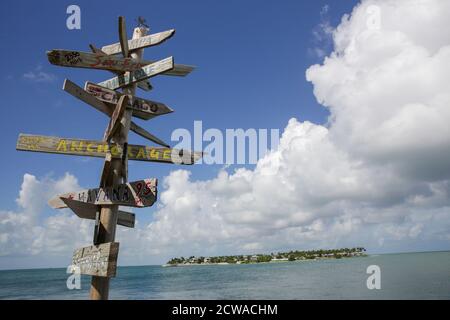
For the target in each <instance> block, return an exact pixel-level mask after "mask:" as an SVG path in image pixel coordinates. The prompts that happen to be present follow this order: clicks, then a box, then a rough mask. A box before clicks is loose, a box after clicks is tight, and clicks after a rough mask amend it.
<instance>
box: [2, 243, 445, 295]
mask: <svg viewBox="0 0 450 320" xmlns="http://www.w3.org/2000/svg"><path fill="white" fill-rule="evenodd" d="M369 265H378V266H379V267H380V270H381V289H379V290H377V289H373V290H369V289H367V286H366V281H367V278H368V277H369V274H367V273H366V269H367V267H368V266H369ZM68 276H69V275H68V274H66V273H65V269H33V270H7V271H0V299H86V298H87V297H88V295H89V285H90V277H89V276H82V282H81V289H80V290H68V289H67V287H66V280H67V277H68ZM110 298H111V299H450V252H427V253H402V254H383V255H370V256H368V257H361V258H349V259H339V260H316V261H301V262H282V263H265V264H252V265H215V266H186V267H166V268H164V267H161V266H138V267H120V268H119V269H118V274H117V277H116V278H114V279H112V281H111V290H110Z"/></svg>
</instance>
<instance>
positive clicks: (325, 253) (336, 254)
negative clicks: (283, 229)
mask: <svg viewBox="0 0 450 320" xmlns="http://www.w3.org/2000/svg"><path fill="white" fill-rule="evenodd" d="M365 252H366V249H365V248H362V247H358V248H341V249H327V250H309V251H289V252H279V253H271V254H254V255H237V256H217V257H194V256H191V257H189V258H184V257H180V258H172V259H170V260H169V261H168V262H167V264H165V265H163V266H166V267H173V266H189V265H217V264H250V263H264V262H266V263H267V262H286V261H302V260H318V259H341V258H353V257H362V256H366V254H365Z"/></svg>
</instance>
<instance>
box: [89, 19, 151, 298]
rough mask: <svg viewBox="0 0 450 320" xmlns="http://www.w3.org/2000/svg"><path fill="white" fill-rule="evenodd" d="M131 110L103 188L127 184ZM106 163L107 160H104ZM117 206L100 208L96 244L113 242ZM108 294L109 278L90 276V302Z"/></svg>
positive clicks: (137, 34) (138, 32) (141, 32)
mask: <svg viewBox="0 0 450 320" xmlns="http://www.w3.org/2000/svg"><path fill="white" fill-rule="evenodd" d="M122 26H123V25H122V24H119V32H121V31H120V30H122V31H123V28H122ZM146 33H147V28H145V27H137V28H135V29H134V32H133V39H138V38H141V37H143V36H145V35H146ZM125 41H127V39H125ZM142 51H143V49H141V50H137V51H136V52H134V53H132V54H131V58H133V59H134V60H136V61H139V60H141V58H142ZM135 91H136V84H132V85H129V86H127V87H124V88H123V93H124V94H127V95H132V96H134V95H135ZM131 116H132V110H131V109H127V110H125V113H124V115H123V117H122V119H121V124H122V126H121V128H120V130H118V132H117V133H116V134H115V135H114V136H113V138H112V139H113V140H114V142H116V143H118V144H120V145H122V146H124V156H123V158H122V159H118V158H112V159H111V170H109V173H108V175H109V176H108V177H106V179H105V187H108V186H117V185H118V184H121V183H125V182H127V179H128V174H127V173H128V155H127V152H126V146H127V143H128V131H129V130H130V122H131ZM105 161H107V160H105ZM118 210H119V206H118V205H109V206H102V208H101V211H100V228H99V231H98V238H97V242H98V243H99V244H100V243H108V242H114V240H115V235H116V225H117V216H118ZM108 294H109V278H107V277H98V276H92V281H91V292H90V298H91V300H107V299H108Z"/></svg>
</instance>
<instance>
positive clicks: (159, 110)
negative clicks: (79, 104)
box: [84, 82, 173, 120]
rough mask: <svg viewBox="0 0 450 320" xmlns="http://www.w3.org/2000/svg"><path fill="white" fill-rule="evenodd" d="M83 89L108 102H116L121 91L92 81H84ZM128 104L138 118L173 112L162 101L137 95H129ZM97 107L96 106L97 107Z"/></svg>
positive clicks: (145, 118)
mask: <svg viewBox="0 0 450 320" xmlns="http://www.w3.org/2000/svg"><path fill="white" fill-rule="evenodd" d="M84 90H85V91H86V92H88V93H90V94H91V95H93V96H95V97H96V98H97V99H98V100H100V101H102V102H106V103H110V104H114V105H115V104H117V103H118V102H119V99H120V97H121V96H123V94H122V93H120V92H116V91H114V90H111V89H108V88H105V87H102V86H99V85H98V84H95V83H92V82H86V84H85V86H84ZM128 103H129V106H130V107H131V108H132V109H133V116H135V117H138V118H140V119H144V120H149V119H152V118H154V117H156V116H160V115H163V114H167V113H170V112H173V110H172V109H171V108H169V107H168V106H166V105H165V104H163V103H160V102H155V101H151V100H146V99H141V98H138V97H131V99H129V100H128ZM97 109H98V108H97Z"/></svg>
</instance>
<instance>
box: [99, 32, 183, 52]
mask: <svg viewBox="0 0 450 320" xmlns="http://www.w3.org/2000/svg"><path fill="white" fill-rule="evenodd" d="M174 34H175V29H171V30H167V31H163V32H159V33H154V34H150V35H148V36H145V37H141V38H138V39H132V40H128V50H130V51H132V50H138V49H143V48H146V47H150V46H154V45H157V44H160V43H161V42H163V41H164V40H167V39H169V38H170V37H172V36H173V35H174ZM102 51H103V52H105V53H106V54H116V53H120V52H121V51H122V49H121V46H120V43H119V42H118V43H114V44H110V45H107V46H104V47H102Z"/></svg>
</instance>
